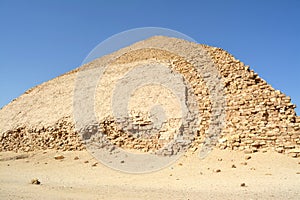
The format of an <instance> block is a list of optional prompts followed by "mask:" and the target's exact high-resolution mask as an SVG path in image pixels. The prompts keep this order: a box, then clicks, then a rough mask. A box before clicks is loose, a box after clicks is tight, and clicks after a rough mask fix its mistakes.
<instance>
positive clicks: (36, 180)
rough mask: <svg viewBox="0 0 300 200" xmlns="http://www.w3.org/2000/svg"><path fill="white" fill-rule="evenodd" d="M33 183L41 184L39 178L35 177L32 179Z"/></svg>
mask: <svg viewBox="0 0 300 200" xmlns="http://www.w3.org/2000/svg"><path fill="white" fill-rule="evenodd" d="M31 184H33V185H40V184H41V182H40V181H39V179H37V178H34V179H32V180H31Z"/></svg>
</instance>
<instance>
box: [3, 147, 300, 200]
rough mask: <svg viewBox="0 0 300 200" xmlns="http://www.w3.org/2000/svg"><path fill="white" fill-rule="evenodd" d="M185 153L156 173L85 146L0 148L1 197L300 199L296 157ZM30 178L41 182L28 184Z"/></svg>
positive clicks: (299, 172) (216, 152)
mask: <svg viewBox="0 0 300 200" xmlns="http://www.w3.org/2000/svg"><path fill="white" fill-rule="evenodd" d="M187 154H189V155H184V156H182V157H181V158H180V159H179V160H177V161H176V162H175V163H173V164H172V165H170V166H168V167H166V168H164V169H162V170H159V171H157V172H152V173H148V174H128V173H124V172H120V171H116V170H113V169H111V168H108V167H106V166H104V165H102V164H101V163H99V162H98V161H97V160H96V159H95V158H93V157H92V156H91V154H89V153H88V152H87V151H64V152H62V151H55V150H47V151H35V152H31V153H13V152H1V153H0V159H1V161H0V199H299V198H300V189H299V188H300V187H299V186H300V159H299V158H291V157H288V156H286V155H282V154H279V153H276V152H266V153H255V154H251V155H248V154H244V153H243V152H238V151H229V150H218V149H215V150H213V151H212V152H211V153H210V154H209V155H208V157H206V158H205V159H202V160H201V159H199V158H198V157H197V153H195V154H190V153H187ZM56 155H63V156H64V158H63V159H59V160H56V159H55V158H54V157H55V156H56ZM249 156H250V157H251V158H249ZM75 157H78V159H76V158H75ZM74 158H75V159H74ZM246 163H247V164H246ZM234 166H235V167H236V168H234ZM34 178H37V179H38V180H39V181H40V182H41V183H40V184H39V185H36V184H31V180H32V179H34ZM242 183H245V186H241V185H242Z"/></svg>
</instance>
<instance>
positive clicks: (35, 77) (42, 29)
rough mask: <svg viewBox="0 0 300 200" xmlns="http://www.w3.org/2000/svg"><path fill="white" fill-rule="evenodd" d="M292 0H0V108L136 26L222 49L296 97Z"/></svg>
mask: <svg viewBox="0 0 300 200" xmlns="http://www.w3.org/2000/svg"><path fill="white" fill-rule="evenodd" d="M299 10H300V1H298V0H286V1H284V0H280V1H279V0H251V1H250V0H202V1H201V0H198V1H189V0H186V1H175V0H170V1H168V0H165V1H163V0H151V1H146V0H127V1H123V0H119V1H116V0H110V1H106V0H105V1H100V0H98V1H84V0H51V1H50V0H49V1H46V0H38V1H33V0H26V1H21V0H19V1H16V0H0V108H1V107H3V106H4V105H6V104H8V103H9V102H10V101H11V100H13V99H14V98H17V97H18V96H20V95H21V94H23V93H24V92H25V91H26V90H28V89H30V88H32V87H34V86H36V85H38V84H41V83H43V82H45V81H48V80H50V79H52V78H55V77H56V76H59V75H61V74H63V73H65V72H68V71H70V70H72V69H74V68H76V67H79V66H80V65H81V64H82V61H83V60H84V59H85V58H86V56H87V55H88V54H89V52H90V51H91V50H92V49H94V48H95V47H96V46H97V45H98V44H99V43H101V42H102V41H104V40H106V39H107V38H109V37H111V36H113V35H115V34H118V33H120V32H123V31H126V30H129V29H134V28H142V27H162V28H168V29H172V30H176V31H179V32H181V33H184V34H186V35H188V36H189V37H191V38H193V39H194V40H196V41H197V42H198V43H201V44H207V45H210V46H217V47H220V48H222V49H225V50H227V51H228V52H230V53H231V54H233V55H234V56H235V57H236V58H237V59H239V60H241V61H242V62H244V63H245V64H246V65H249V66H250V67H251V69H253V70H254V71H256V72H257V73H258V74H259V76H260V77H261V78H263V79H264V80H266V81H267V82H268V83H269V84H271V85H272V86H273V87H274V88H275V89H278V90H281V91H282V92H283V93H285V94H286V95H288V96H290V97H291V98H292V103H294V104H296V105H298V106H299V107H298V108H297V109H296V111H297V114H298V115H300V93H299V88H300V80H299V79H300V77H299V76H300V23H299V21H300V12H299Z"/></svg>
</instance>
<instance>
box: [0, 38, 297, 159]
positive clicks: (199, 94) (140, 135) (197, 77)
mask: <svg viewBox="0 0 300 200" xmlns="http://www.w3.org/2000/svg"><path fill="white" fill-rule="evenodd" d="M147 44H155V45H158V46H159V45H161V47H162V48H161V49H158V48H149V47H147V48H144V47H145V45H146V46H147ZM165 44H172V45H174V46H178V50H180V51H182V52H186V51H189V50H193V48H196V46H197V48H202V49H203V50H205V51H206V52H207V54H208V55H209V56H210V58H211V60H212V61H213V62H214V64H215V66H216V68H217V70H218V72H219V73H220V78H221V80H222V82H223V84H224V93H225V95H226V106H225V110H226V120H225V122H226V124H225V127H224V128H223V129H222V132H221V135H220V136H219V138H218V140H217V141H218V143H216V144H214V145H216V147H217V148H220V149H229V150H237V151H243V152H244V153H245V154H252V153H254V152H258V151H260V152H267V151H276V152H278V153H282V154H287V155H289V156H291V157H294V158H298V157H300V117H299V116H296V113H295V110H294V109H295V107H296V106H295V105H294V104H292V103H291V98H290V97H288V96H286V95H285V94H283V93H282V92H280V91H279V90H275V89H274V88H272V87H271V86H270V85H268V84H267V83H266V81H265V80H263V79H262V78H260V77H259V75H258V74H257V73H255V72H254V71H253V70H251V69H250V67H249V66H247V65H245V64H244V63H243V62H241V61H239V60H237V59H236V58H234V57H233V56H232V55H230V54H229V53H227V52H226V51H224V50H223V49H220V48H215V47H209V46H206V45H194V46H193V47H192V46H189V45H188V44H189V43H188V42H185V41H182V40H179V39H174V38H167V37H161V36H159V37H153V38H150V39H148V40H145V41H143V42H140V43H136V44H134V45H132V46H130V47H127V48H124V49H122V50H120V51H118V52H115V53H113V54H111V55H116V54H120V53H121V54H120V55H121V56H119V57H118V58H117V59H116V60H114V61H113V62H112V63H111V65H110V66H111V67H112V68H113V66H116V67H115V68H114V69H119V71H117V70H116V71H112V72H110V73H112V74H111V75H110V76H109V77H112V78H111V79H113V77H114V74H115V75H119V74H118V73H121V70H124V69H125V68H126V66H127V67H128V66H129V64H132V63H145V62H148V63H150V62H156V63H163V64H164V65H167V66H169V68H170V69H171V70H172V71H174V72H176V73H179V74H181V75H182V76H183V78H184V79H185V80H186V82H187V85H188V86H189V87H188V88H189V90H188V91H187V94H186V95H187V96H188V97H193V98H195V99H196V101H197V103H198V106H197V107H195V105H190V106H191V107H192V108H193V109H194V110H197V111H198V112H199V114H200V115H201V122H199V123H200V124H197V123H196V121H195V120H194V118H193V117H194V116H191V119H190V121H188V122H187V124H184V125H183V129H184V130H185V131H187V132H189V135H188V138H179V139H178V140H176V142H175V145H171V146H169V147H167V148H165V149H161V148H162V147H163V146H164V145H165V144H168V143H169V142H170V141H173V140H175V139H176V137H177V136H178V135H179V136H180V132H179V131H178V130H177V129H176V125H177V124H179V122H180V120H182V119H180V118H176V117H174V118H170V119H168V121H166V122H165V123H164V124H162V126H161V127H159V128H160V129H159V130H158V131H157V132H155V133H154V134H152V132H151V134H150V132H149V130H152V131H153V130H156V129H157V128H158V127H155V125H154V123H153V121H152V119H151V118H149V113H139V112H137V111H135V110H131V112H130V116H129V117H128V118H127V119H115V118H113V117H112V116H110V114H109V113H107V116H106V118H103V119H101V120H100V121H99V122H98V123H97V124H96V125H95V126H90V127H84V130H86V134H83V135H80V134H79V132H78V130H76V129H75V124H74V119H73V117H72V116H73V113H72V106H73V91H74V82H75V79H76V72H78V71H79V70H80V69H87V68H92V67H94V66H97V65H98V64H99V63H102V62H103V61H105V60H106V59H107V57H102V58H99V59H96V60H94V61H92V62H91V63H88V64H86V65H84V66H82V67H81V68H79V69H75V70H73V71H71V72H69V73H66V74H64V75H62V76H59V77H57V78H55V79H53V80H50V81H48V82H46V83H43V84H41V85H39V86H36V87H34V88H32V89H30V90H28V91H27V92H25V93H24V94H23V95H21V96H20V97H19V98H17V99H16V100H14V101H12V102H11V103H10V104H8V105H6V106H4V107H3V108H2V109H1V110H0V145H1V147H0V151H20V152H30V151H34V150H46V149H56V150H65V151H66V150H68V151H70V150H71V151H72V150H83V149H85V144H86V143H87V142H89V141H88V140H87V139H86V138H88V139H89V140H90V142H94V143H95V146H97V148H103V147H107V148H110V149H109V150H110V151H111V153H113V152H114V151H115V150H116V149H115V147H121V148H124V149H131V150H132V149H134V150H136V151H140V152H156V151H158V150H159V149H160V152H158V153H159V154H161V155H166V156H168V155H171V154H176V153H178V152H182V151H184V150H186V149H187V148H190V149H191V151H192V152H194V151H196V150H197V149H200V146H201V145H202V144H203V142H204V139H205V136H206V133H207V130H208V127H209V126H210V120H211V117H216V116H211V114H212V106H211V103H212V102H211V99H210V94H209V90H208V87H207V83H206V82H205V81H204V80H205V78H207V77H209V76H210V75H211V74H209V73H207V74H199V73H198V71H197V68H196V67H195V63H194V62H193V60H186V59H185V58H183V57H181V56H179V55H176V54H174V53H172V52H169V51H167V50H163V48H164V45H165ZM185 44H186V48H183V46H180V45H185ZM181 48H182V49H181ZM189 48H190V49H189ZM134 49H136V50H134ZM199 56H200V55H199ZM130 66H133V65H130ZM204 66H205V65H204ZM108 83H113V81H112V80H108ZM108 85H109V84H108ZM187 99H190V98H187ZM187 104H191V103H190V102H189V101H188V100H187ZM193 106H194V107H193ZM122 120H123V121H122ZM120 124H121V128H120ZM95 127H96V128H99V130H101V131H102V133H105V135H106V137H107V140H109V141H110V142H111V143H112V144H113V145H114V146H113V147H111V146H110V147H108V146H107V144H106V143H105V142H103V141H102V140H103V138H101V137H98V136H97V135H96V134H95V133H96V132H97V130H96V129H95ZM174 127H175V128H174ZM132 133H137V134H132ZM97 137H98V138H97ZM82 139H83V140H82ZM92 140H94V141H92ZM95 148H96V147H95Z"/></svg>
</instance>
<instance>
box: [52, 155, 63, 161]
mask: <svg viewBox="0 0 300 200" xmlns="http://www.w3.org/2000/svg"><path fill="white" fill-rule="evenodd" d="M64 158H65V157H64V156H63V155H56V156H54V159H55V160H62V159H64Z"/></svg>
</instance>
